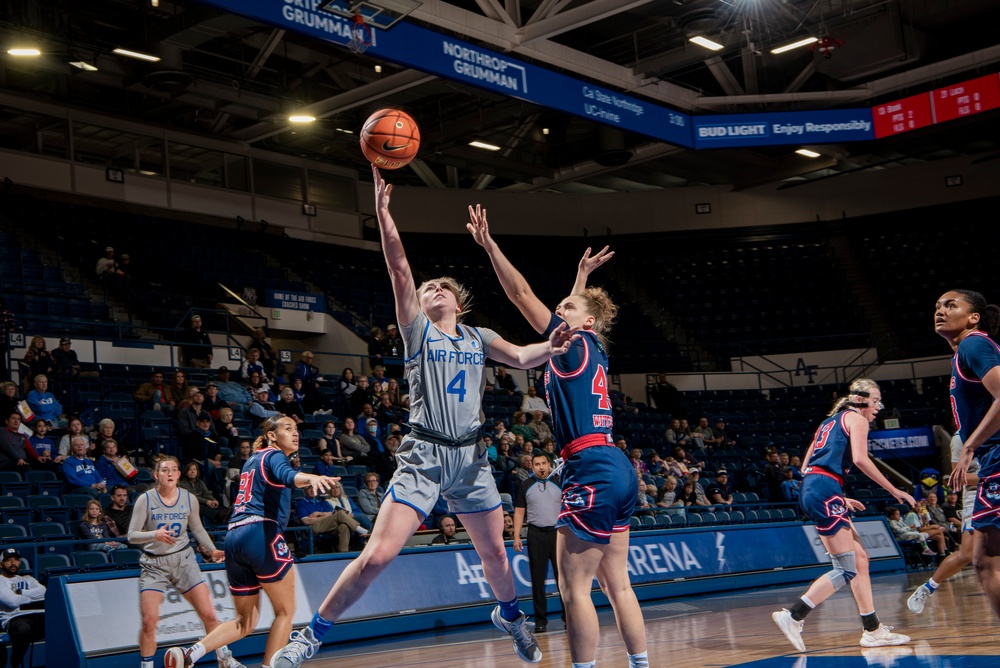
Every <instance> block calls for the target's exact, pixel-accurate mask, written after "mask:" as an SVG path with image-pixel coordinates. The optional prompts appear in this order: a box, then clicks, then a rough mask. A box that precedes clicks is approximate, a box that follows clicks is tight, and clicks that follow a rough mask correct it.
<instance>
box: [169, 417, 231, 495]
mask: <svg viewBox="0 0 1000 668" xmlns="http://www.w3.org/2000/svg"><path fill="white" fill-rule="evenodd" d="M212 427H213V425H212V416H211V415H209V414H208V412H207V411H201V412H200V413H198V414H197V416H196V417H195V423H194V429H193V430H192V431H190V432H189V433H187V434H186V435H184V436H181V439H180V440H181V444H180V445H181V453H182V455H183V459H184V462H185V466H187V463H188V462H191V461H195V462H198V464H200V465H202V466H204V467H205V482H206V484H207V485H208V488H209V489H211V490H212V491H213V492H215V493H217V494H218V493H221V492H222V490H221V488H220V487H219V483H218V480H217V479H216V473H215V470H216V469H217V468H219V467H220V466H222V451H221V450H220V447H225V444H223V443H222V441H223V439H222V438H221V437H220V436H218V435H216V434H213V433H212Z"/></svg>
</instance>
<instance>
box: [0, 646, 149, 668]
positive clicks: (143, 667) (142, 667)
mask: <svg viewBox="0 0 1000 668" xmlns="http://www.w3.org/2000/svg"><path fill="white" fill-rule="evenodd" d="M3 651H5V652H6V651H7V648H6V647H4V649H3ZM139 668H153V660H152V659H141V660H140V661H139Z"/></svg>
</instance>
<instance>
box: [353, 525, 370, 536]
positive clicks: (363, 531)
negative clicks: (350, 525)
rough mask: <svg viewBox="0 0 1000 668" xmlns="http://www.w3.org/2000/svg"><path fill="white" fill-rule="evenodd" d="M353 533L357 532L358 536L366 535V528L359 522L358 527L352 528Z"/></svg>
mask: <svg viewBox="0 0 1000 668" xmlns="http://www.w3.org/2000/svg"><path fill="white" fill-rule="evenodd" d="M354 533H356V534H358V535H359V536H367V535H368V529H366V528H364V527H363V526H361V525H360V524H359V525H358V528H357V529H355V530H354Z"/></svg>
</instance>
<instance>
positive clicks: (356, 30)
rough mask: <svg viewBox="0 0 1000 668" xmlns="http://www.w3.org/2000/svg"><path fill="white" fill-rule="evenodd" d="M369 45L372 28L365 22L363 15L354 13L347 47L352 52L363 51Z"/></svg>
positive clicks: (370, 43)
mask: <svg viewBox="0 0 1000 668" xmlns="http://www.w3.org/2000/svg"><path fill="white" fill-rule="evenodd" d="M371 45H372V29H371V28H369V27H368V25H367V24H366V23H365V17H363V16H362V15H361V14H355V15H354V23H353V24H352V25H351V41H350V42H348V43H347V48H348V49H350V50H351V51H352V52H353V53H364V52H365V51H367V50H368V47H369V46H371Z"/></svg>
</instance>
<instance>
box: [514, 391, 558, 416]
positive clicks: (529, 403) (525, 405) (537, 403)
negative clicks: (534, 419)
mask: <svg viewBox="0 0 1000 668" xmlns="http://www.w3.org/2000/svg"><path fill="white" fill-rule="evenodd" d="M521 410H522V411H524V412H525V413H531V414H532V415H533V414H534V413H535V411H541V413H542V414H543V415H544V416H545V417H549V415H551V411H550V410H549V407H548V405H546V403H545V399H542V398H541V397H540V396H538V391H537V390H536V389H535V386H534V385H529V386H528V391H527V393H526V394H525V395H524V397H523V398H522V399H521Z"/></svg>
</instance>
